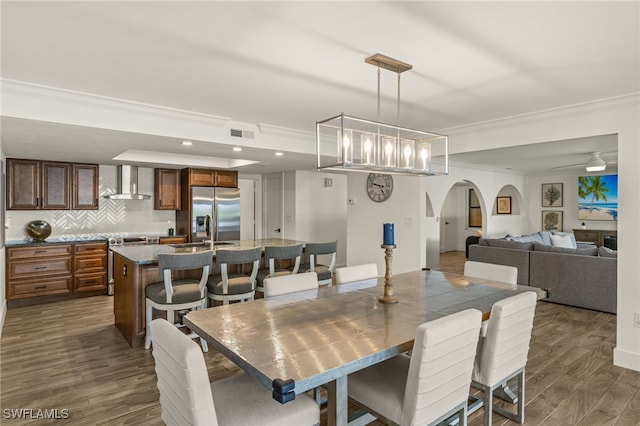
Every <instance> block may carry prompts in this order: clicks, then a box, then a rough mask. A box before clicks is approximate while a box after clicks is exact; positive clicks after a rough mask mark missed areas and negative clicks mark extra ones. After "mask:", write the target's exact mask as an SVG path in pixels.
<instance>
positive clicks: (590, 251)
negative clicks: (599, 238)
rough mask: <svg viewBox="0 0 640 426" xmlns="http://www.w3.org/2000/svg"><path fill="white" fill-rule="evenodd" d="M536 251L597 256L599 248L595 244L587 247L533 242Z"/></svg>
mask: <svg viewBox="0 0 640 426" xmlns="http://www.w3.org/2000/svg"><path fill="white" fill-rule="evenodd" d="M533 250H534V251H546V252H550V253H565V254H579V255H582V256H597V255H598V249H597V248H596V247H595V246H590V247H585V248H578V249H574V248H567V247H558V246H548V245H546V244H540V243H537V242H536V243H533Z"/></svg>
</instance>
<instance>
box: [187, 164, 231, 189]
mask: <svg viewBox="0 0 640 426" xmlns="http://www.w3.org/2000/svg"><path fill="white" fill-rule="evenodd" d="M183 170H185V171H186V173H185V174H186V175H187V176H188V177H189V179H188V182H189V186H222V187H226V188H237V187H238V172H237V171H235V170H212V169H191V168H189V169H183Z"/></svg>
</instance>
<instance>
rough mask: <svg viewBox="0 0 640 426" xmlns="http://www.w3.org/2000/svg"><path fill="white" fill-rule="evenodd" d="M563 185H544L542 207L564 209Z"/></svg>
mask: <svg viewBox="0 0 640 426" xmlns="http://www.w3.org/2000/svg"><path fill="white" fill-rule="evenodd" d="M563 195H564V194H563V193H562V184H561V183H543V184H542V207H562V198H563Z"/></svg>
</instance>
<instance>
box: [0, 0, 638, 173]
mask: <svg viewBox="0 0 640 426" xmlns="http://www.w3.org/2000/svg"><path fill="white" fill-rule="evenodd" d="M1 7H2V9H1V12H2V16H1V19H2V22H1V24H2V28H1V31H2V33H1V35H2V46H1V47H2V62H1V72H2V78H3V79H11V80H18V81H23V82H29V83H34V84H40V85H45V86H51V87H56V88H61V89H66V90H73V91H77V92H83V93H89V94H94V95H100V96H107V97H111V98H119V99H126V100H130V101H135V102H141V103H146V104H152V105H159V106H164V107H170V108H175V109H179V110H185V111H192V112H197V113H201V114H211V115H215V116H224V117H229V118H231V119H232V120H234V121H238V122H243V123H253V124H259V123H266V124H269V125H274V126H281V127H285V128H291V129H299V130H304V131H309V132H313V131H314V126H315V122H316V120H320V119H324V118H328V117H330V116H334V115H336V114H339V113H340V112H345V113H347V114H349V115H353V116H356V117H367V118H373V119H375V115H376V69H375V68H374V67H372V66H371V65H367V64H365V63H364V59H365V58H366V57H368V56H370V55H372V54H374V53H377V52H379V53H383V54H385V55H388V56H392V57H394V58H397V59H399V60H402V61H405V62H408V63H410V64H412V65H413V69H412V70H410V71H407V72H405V73H403V74H402V82H401V84H402V90H401V114H400V121H401V124H402V125H403V126H407V127H413V128H418V129H423V130H428V131H438V132H443V131H444V132H445V133H446V129H448V128H452V127H457V126H462V125H467V124H470V123H478V122H483V121H488V120H495V119H499V118H503V117H510V116H517V115H521V114H527V113H531V112H535V111H543V110H549V109H554V108H560V107H562V106H567V105H575V104H580V103H585V102H591V101H594V100H600V99H607V98H612V97H617V96H623V95H627V94H630V93H637V92H638V91H640V82H639V80H640V79H639V75H640V32H639V31H640V29H639V27H640V24H639V21H640V3H639V2H637V1H627V2H612V1H603V2H592V1H585V2H538V1H531V2H482V1H473V2H183V1H180V2H178V1H174V2H167V1H164V2H152V1H143V2H97V1H91V2H89V1H87V2H55V1H48V2H7V1H3V2H2V5H1ZM396 82H397V81H396V76H395V75H394V74H392V73H390V72H388V71H383V74H382V87H381V93H382V105H381V112H382V113H381V120H382V121H386V122H393V123H395V120H396V106H395V102H396ZM613 139H615V138H613ZM179 140H180V139H177V138H165V137H159V136H152V135H141V134H132V133H126V132H118V131H112V130H106V129H95V128H86V127H79V126H69V125H62V124H52V123H43V122H38V121H33V120H23V119H15V118H9V117H3V120H2V143H3V152H4V154H5V155H6V156H12V157H26V158H50V159H58V158H59V159H66V160H68V161H91V162H99V163H107V164H108V163H111V164H113V163H114V162H117V161H116V160H113V158H114V157H116V156H117V155H118V154H119V153H122V152H124V151H126V150H129V149H137V150H145V151H162V152H170V153H171V152H173V153H175V154H176V156H177V155H178V154H180V153H183V152H184V151H181V150H182V149H183V148H181V147H178V143H177V142H179ZM541 142H543V141H541ZM544 142H549V141H544ZM309 143H313V141H309ZM451 144H452V146H451V151H452V152H454V153H455V152H456V147H455V141H452V142H451ZM565 145H566V146H565ZM561 146H565V147H564V148H561ZM523 149H533V151H535V154H536V155H537V156H538V157H539V158H540V160H539V162H538V164H547V165H548V164H551V162H552V161H556V163H558V164H559V165H568V164H574V163H580V162H582V159H584V162H586V161H587V160H588V153H589V152H591V151H602V152H609V154H607V155H608V157H607V160H609V161H615V160H616V158H617V154H616V152H615V151H617V146H616V144H615V143H612V138H611V137H610V136H609V137H602V138H594V139H582V140H577V141H572V142H569V141H565V142H563V143H562V144H560V143H554V144H547V145H540V146H538V147H534V148H523ZM293 151H294V150H292V151H291V152H286V153H285V156H284V157H282V158H275V157H274V156H273V152H272V151H271V150H269V149H245V150H244V151H243V152H241V153H235V152H231V151H230V149H229V146H228V145H216V144H211V143H207V144H202V145H201V146H199V144H198V143H197V141H196V144H195V145H194V147H192V150H191V151H189V153H190V154H193V155H197V156H199V157H208V156H216V157H221V158H227V159H233V158H237V159H246V160H253V161H258V162H260V163H262V165H260V166H256V165H254V166H246V167H243V168H240V170H241V171H244V172H250V173H267V172H271V171H275V170H286V169H291V168H307V169H311V168H313V167H314V161H315V159H314V157H313V156H311V155H308V154H301V153H300V152H302V150H301V151H300V152H298V153H296V152H293ZM561 151H563V152H561ZM565 151H566V152H565ZM611 151H613V152H611ZM530 154H531V153H530V152H529V153H527V152H523V151H520V150H519V149H515V148H514V149H511V150H501V155H498V156H496V155H495V153H493V152H484V154H483V155H475V154H474V157H473V163H474V164H476V165H486V166H490V167H498V168H501V167H502V168H504V164H506V163H507V162H509V163H511V164H512V167H513V169H514V170H522V171H525V172H535V170H532V168H531V167H530V165H531V163H532V162H531V161H520V162H519V163H520V164H518V159H522V158H525V159H527V158H529V157H528V155H530ZM459 155H460V156H457V155H453V156H452V160H453V161H460V162H462V163H465V162H467V160H469V158H467V157H465V155H467V154H459ZM578 157H579V159H578ZM603 157H605V156H604V155H603ZM496 158H499V159H501V161H498V162H496ZM176 162H177V160H176ZM498 163H500V164H498ZM556 163H553V164H556Z"/></svg>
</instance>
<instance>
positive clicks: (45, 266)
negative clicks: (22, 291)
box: [7, 257, 71, 280]
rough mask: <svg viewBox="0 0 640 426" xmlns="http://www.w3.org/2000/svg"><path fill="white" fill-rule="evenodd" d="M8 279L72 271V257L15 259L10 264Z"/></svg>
mask: <svg viewBox="0 0 640 426" xmlns="http://www.w3.org/2000/svg"><path fill="white" fill-rule="evenodd" d="M7 273H8V279H10V280H11V279H17V278H35V277H37V276H47V275H56V274H70V273H71V258H70V257H67V258H53V259H46V260H37V261H20V262H18V261H15V262H11V263H10V264H9V271H7Z"/></svg>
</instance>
